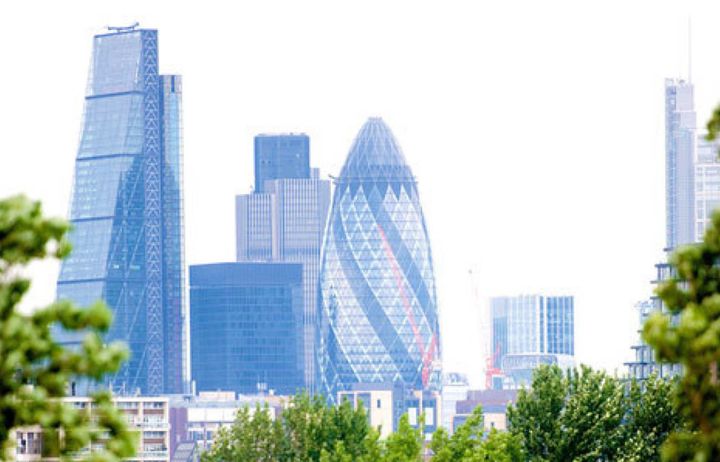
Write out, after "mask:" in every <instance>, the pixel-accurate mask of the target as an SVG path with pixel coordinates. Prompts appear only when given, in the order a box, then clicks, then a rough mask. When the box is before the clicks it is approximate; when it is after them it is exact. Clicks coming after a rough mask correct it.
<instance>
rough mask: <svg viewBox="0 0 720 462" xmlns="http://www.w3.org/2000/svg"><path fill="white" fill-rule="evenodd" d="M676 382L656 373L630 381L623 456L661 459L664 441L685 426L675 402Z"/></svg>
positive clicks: (634, 460)
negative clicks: (644, 378) (659, 376)
mask: <svg viewBox="0 0 720 462" xmlns="http://www.w3.org/2000/svg"><path fill="white" fill-rule="evenodd" d="M676 385H677V381H676V380H663V379H660V378H658V377H657V376H656V375H654V374H653V375H651V376H650V377H649V378H648V379H647V380H645V381H644V382H642V383H640V382H637V381H634V380H633V381H632V382H631V383H630V385H629V390H628V392H627V400H626V413H625V423H624V425H623V426H622V428H621V435H620V441H621V447H620V450H619V460H623V461H626V462H642V461H646V460H659V458H660V447H661V446H662V444H663V442H665V440H666V439H667V437H668V435H669V434H670V433H671V432H673V431H675V430H677V429H679V428H681V427H682V420H681V417H680V414H679V413H678V411H677V409H675V406H674V402H673V394H674V391H675V387H676Z"/></svg>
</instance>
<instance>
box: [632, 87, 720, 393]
mask: <svg viewBox="0 0 720 462" xmlns="http://www.w3.org/2000/svg"><path fill="white" fill-rule="evenodd" d="M693 91H694V87H693V84H692V83H690V82H688V81H685V80H681V79H666V80H665V167H666V171H665V197H666V207H665V218H666V236H667V240H666V248H665V250H666V252H668V253H670V252H672V251H673V250H675V249H676V248H677V247H678V246H681V245H686V244H692V243H695V242H699V241H701V240H702V239H703V236H704V235H705V230H706V229H707V227H708V225H709V223H710V219H711V216H712V213H713V211H715V210H716V209H717V208H718V206H720V159H718V148H719V147H720V145H719V144H718V142H717V141H707V140H706V139H705V133H704V132H703V131H702V130H698V129H697V126H696V125H697V123H696V119H697V117H696V114H695V101H694V99H693ZM655 266H656V270H657V278H656V279H655V281H653V282H654V283H660V282H662V281H664V280H667V279H669V278H670V277H671V276H672V273H673V268H672V266H671V265H670V264H669V263H668V262H667V261H665V262H661V263H658V264H657V265H655ZM635 308H636V309H637V310H638V314H639V319H640V329H642V325H643V324H644V322H645V319H647V317H648V316H649V314H650V313H651V312H653V311H660V310H663V309H664V307H663V303H662V301H661V300H660V299H659V298H657V297H655V296H653V297H651V298H649V299H647V300H643V301H641V302H638V303H636V304H635ZM632 348H633V352H634V355H633V356H634V357H633V359H632V360H631V361H628V362H626V363H625V364H626V366H628V372H629V374H630V376H631V377H634V378H637V379H645V378H647V377H648V376H649V375H650V374H651V373H657V374H658V375H659V376H661V377H668V376H673V375H676V374H678V373H679V372H680V368H679V366H678V365H675V364H658V363H656V361H655V356H654V352H653V351H652V349H651V348H650V347H649V346H648V345H647V343H645V342H644V341H643V339H642V337H640V336H639V337H638V340H637V342H636V343H635V345H633V346H632Z"/></svg>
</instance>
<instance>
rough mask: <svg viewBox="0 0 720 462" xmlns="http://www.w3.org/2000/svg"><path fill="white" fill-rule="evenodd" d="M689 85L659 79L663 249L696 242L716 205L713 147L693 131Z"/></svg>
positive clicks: (719, 199) (717, 168) (719, 186)
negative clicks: (662, 129) (662, 99)
mask: <svg viewBox="0 0 720 462" xmlns="http://www.w3.org/2000/svg"><path fill="white" fill-rule="evenodd" d="M693 91H694V90H693V85H692V83H690V82H686V81H684V80H679V79H667V80H665V157H666V160H665V163H666V165H665V166H666V173H665V182H666V191H665V194H666V220H667V243H666V247H667V248H668V249H674V248H676V247H677V246H679V245H683V244H690V243H693V242H698V241H701V240H702V238H703V235H704V234H705V228H706V227H707V225H708V223H709V221H710V216H711V215H712V211H713V210H714V209H715V208H717V206H718V205H720V160H718V143H717V142H710V141H707V140H706V139H705V133H704V132H703V131H700V130H698V129H697V126H696V125H697V116H696V114H695V102H694V100H693Z"/></svg>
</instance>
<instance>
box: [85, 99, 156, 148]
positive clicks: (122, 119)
mask: <svg viewBox="0 0 720 462" xmlns="http://www.w3.org/2000/svg"><path fill="white" fill-rule="evenodd" d="M83 123H84V125H83V132H82V138H81V141H80V148H79V150H78V158H80V159H81V158H84V157H94V156H107V155H114V154H138V153H141V152H142V147H143V96H142V94H133V95H118V96H104V97H101V98H93V99H88V100H87V101H86V102H85V117H84V121H83Z"/></svg>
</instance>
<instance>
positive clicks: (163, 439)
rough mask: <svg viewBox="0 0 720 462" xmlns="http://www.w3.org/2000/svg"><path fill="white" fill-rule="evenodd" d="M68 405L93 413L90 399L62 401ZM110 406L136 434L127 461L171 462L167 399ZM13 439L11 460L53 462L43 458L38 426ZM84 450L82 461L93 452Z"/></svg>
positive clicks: (144, 399)
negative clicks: (117, 411) (134, 451)
mask: <svg viewBox="0 0 720 462" xmlns="http://www.w3.org/2000/svg"><path fill="white" fill-rule="evenodd" d="M63 401H64V402H65V403H67V404H68V405H70V406H72V407H74V408H76V409H81V410H84V411H85V412H88V413H90V415H91V416H92V413H93V409H94V406H93V403H92V398H89V397H81V396H73V397H67V398H63ZM113 403H114V404H115V406H116V407H117V408H118V409H119V410H121V411H122V412H123V413H124V414H125V417H126V419H127V422H128V425H129V427H130V429H131V430H134V431H135V432H137V434H138V437H139V438H138V444H137V453H136V455H135V457H133V458H131V459H128V461H132V462H145V461H147V462H150V461H152V462H163V461H169V460H170V455H169V454H170V453H169V442H170V439H169V431H170V425H169V420H168V418H169V412H168V399H167V398H163V397H139V396H137V397H120V396H116V397H113ZM13 438H14V439H15V445H14V448H15V449H14V460H17V461H40V460H53V459H47V458H43V457H42V449H43V433H42V429H41V428H40V427H39V426H32V427H23V428H18V429H16V430H15V431H14V432H13ZM100 447H101V446H98V447H95V448H91V447H87V448H85V449H84V450H83V451H81V452H80V454H78V458H82V457H84V456H86V455H87V454H88V453H90V452H91V451H92V450H94V449H99V448H100Z"/></svg>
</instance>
